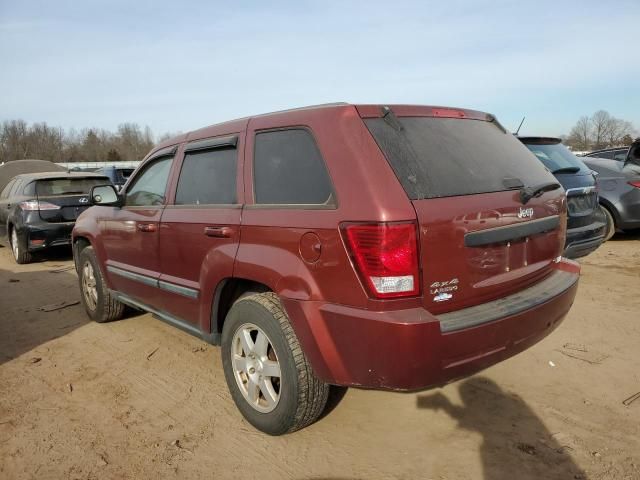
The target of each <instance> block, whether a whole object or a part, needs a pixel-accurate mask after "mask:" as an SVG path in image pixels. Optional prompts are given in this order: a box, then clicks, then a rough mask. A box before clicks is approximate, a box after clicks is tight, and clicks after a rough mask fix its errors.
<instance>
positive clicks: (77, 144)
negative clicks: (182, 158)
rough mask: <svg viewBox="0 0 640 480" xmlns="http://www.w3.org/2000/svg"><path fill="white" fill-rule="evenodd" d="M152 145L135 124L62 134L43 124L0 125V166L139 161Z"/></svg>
mask: <svg viewBox="0 0 640 480" xmlns="http://www.w3.org/2000/svg"><path fill="white" fill-rule="evenodd" d="M170 136H171V135H170V134H166V135H163V136H162V137H161V138H160V139H159V140H160V141H161V140H164V139H165V138H168V137H170ZM154 144H155V142H154V137H153V133H152V132H151V129H150V128H149V127H144V128H141V127H140V126H139V125H138V124H136V123H123V124H121V125H120V126H118V128H117V130H116V131H115V132H110V131H108V130H104V129H99V128H85V129H82V130H80V131H77V130H75V129H71V130H68V131H65V130H64V129H62V128H60V127H51V126H49V125H47V124H46V123H44V122H43V123H34V124H31V125H29V124H27V122H25V121H24V120H7V121H4V122H2V124H0V164H1V163H3V162H9V161H12V160H21V159H25V158H35V159H39V160H50V161H52V162H106V161H110V162H114V161H120V160H125V161H127V160H128V161H131V160H142V158H143V157H144V156H145V155H146V154H147V153H148V152H149V150H151V148H153V146H154Z"/></svg>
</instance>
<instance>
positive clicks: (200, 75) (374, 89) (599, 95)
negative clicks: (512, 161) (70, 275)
mask: <svg viewBox="0 0 640 480" xmlns="http://www.w3.org/2000/svg"><path fill="white" fill-rule="evenodd" d="M638 25H640V1H638V0H631V1H623V0H620V1H608V2H604V1H597V2H596V1H587V0H583V1H575V2H574V1H561V0H556V1H555V2H546V1H536V2H522V1H520V2H501V1H492V2H484V1H467V2H460V1H452V0H446V1H441V2H429V1H418V2H402V1H386V2H377V1H369V2H347V1H343V2H332V1H328V0H327V1H322V2H306V1H302V0H300V1H292V2H284V1H283V2H252V1H247V2H220V3H218V2H214V1H206V2H205V1H203V2H178V1H172V2H161V1H156V2H151V1H143V0H139V1H135V0H128V1H121V0H111V1H108V2H106V1H91V0H87V1H83V2H78V1H75V2H72V1H65V0H58V1H55V2H54V1H42V2H37V1H29V0H23V1H20V2H16V1H15V0H0V65H2V70H1V72H2V73H1V74H0V120H6V119H13V118H22V119H24V120H27V121H29V122H36V121H46V122H47V123H49V124H51V125H58V126H62V127H65V128H70V127H74V128H78V129H80V128H83V127H89V126H96V127H100V128H107V129H115V128H116V127H117V125H118V124H119V123H122V122H137V123H139V124H141V125H149V126H150V127H151V128H152V129H153V131H154V133H156V134H162V133H164V132H167V131H170V132H176V131H188V130H191V129H195V128H199V127H202V126H205V125H209V124H212V123H216V122H219V121H224V120H229V119H232V118H237V117H241V116H245V115H251V114H257V113H263V112H267V111H273V110H278V109H284V108H290V107H298V106H303V105H310V104H317V103H325V102H333V101H347V102H353V103H414V104H428V105H447V106H459V107H467V108H474V109H478V110H484V111H489V112H492V113H494V114H496V115H497V116H498V118H499V119H500V121H501V122H502V123H503V124H504V125H505V126H506V127H507V128H511V129H515V127H517V124H518V123H519V121H520V119H521V118H522V116H524V115H526V117H527V121H526V123H525V126H524V127H523V129H522V132H523V133H528V134H546V135H558V134H562V133H568V131H569V129H570V128H571V126H572V125H573V124H574V123H575V121H576V120H577V119H578V117H580V116H581V115H586V114H591V113H593V112H594V111H596V110H598V109H605V110H608V111H609V112H610V113H611V114H612V115H615V116H617V117H621V118H624V119H626V120H629V121H631V122H632V123H633V124H634V126H635V127H636V129H639V130H640V62H638V48H639V47H640V37H639V36H638V35H639V34H638V31H639V30H638Z"/></svg>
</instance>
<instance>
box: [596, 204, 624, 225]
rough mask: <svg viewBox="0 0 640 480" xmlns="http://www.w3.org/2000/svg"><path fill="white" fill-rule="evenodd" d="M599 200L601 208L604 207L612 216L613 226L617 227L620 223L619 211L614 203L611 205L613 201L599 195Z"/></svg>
mask: <svg viewBox="0 0 640 480" xmlns="http://www.w3.org/2000/svg"><path fill="white" fill-rule="evenodd" d="M599 200H600V205H601V206H602V208H606V209H607V211H608V212H609V213H610V214H611V216H612V217H613V223H614V225H613V226H614V228H618V225H619V224H620V213H619V212H618V209H617V208H616V207H615V205H613V203H611V202H610V201H609V200H607V199H606V198H604V197H600V199H599Z"/></svg>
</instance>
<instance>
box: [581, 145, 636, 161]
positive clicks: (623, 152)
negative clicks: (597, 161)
mask: <svg viewBox="0 0 640 480" xmlns="http://www.w3.org/2000/svg"><path fill="white" fill-rule="evenodd" d="M628 152H629V147H614V148H603V149H602V150H594V151H593V152H589V153H585V154H584V156H585V157H596V158H607V159H609V160H616V161H618V162H624V161H625V159H626V158H627V153H628Z"/></svg>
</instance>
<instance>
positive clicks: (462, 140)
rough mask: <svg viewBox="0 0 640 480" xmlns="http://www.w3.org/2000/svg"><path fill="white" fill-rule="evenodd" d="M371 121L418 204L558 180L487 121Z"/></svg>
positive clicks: (394, 168)
mask: <svg viewBox="0 0 640 480" xmlns="http://www.w3.org/2000/svg"><path fill="white" fill-rule="evenodd" d="M398 122H399V123H400V124H401V125H402V128H401V129H398V128H397V127H396V128H394V127H393V126H392V125H390V124H389V123H388V122H386V121H385V120H384V119H382V118H369V119H366V120H365V123H366V125H367V127H368V129H369V131H370V132H371V134H372V135H373V137H374V138H375V140H376V142H377V143H378V145H379V147H380V149H381V150H382V151H383V153H384V154H385V156H386V157H387V160H388V161H389V163H390V165H391V167H392V168H393V170H394V172H395V174H396V176H397V177H398V180H400V183H401V184H402V186H403V187H404V190H405V192H407V195H408V196H409V198H410V199H412V200H419V199H423V198H434V197H450V196H455V195H471V194H476V193H489V192H500V191H505V190H510V189H513V188H518V187H523V186H532V185H540V184H543V183H548V182H550V181H554V180H555V179H554V178H553V177H552V176H551V175H550V174H549V172H547V171H546V170H545V168H544V166H543V165H541V164H540V162H538V161H536V159H535V158H534V157H533V155H531V154H530V153H529V152H528V151H527V149H526V148H525V147H524V146H523V145H522V143H520V141H519V140H517V139H516V138H515V137H514V136H513V135H511V134H506V133H504V131H503V130H501V129H500V128H498V127H497V126H496V125H495V124H493V123H490V122H485V121H481V120H467V119H457V118H434V117H400V118H398Z"/></svg>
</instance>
